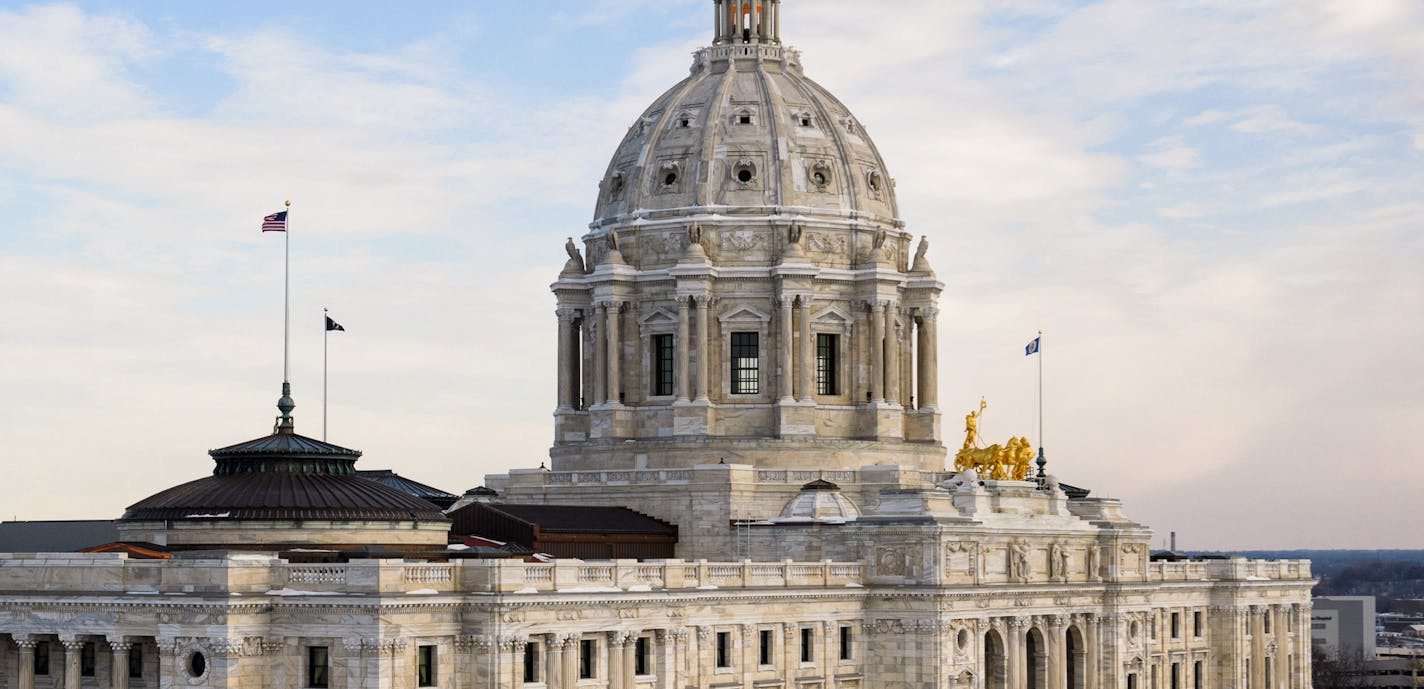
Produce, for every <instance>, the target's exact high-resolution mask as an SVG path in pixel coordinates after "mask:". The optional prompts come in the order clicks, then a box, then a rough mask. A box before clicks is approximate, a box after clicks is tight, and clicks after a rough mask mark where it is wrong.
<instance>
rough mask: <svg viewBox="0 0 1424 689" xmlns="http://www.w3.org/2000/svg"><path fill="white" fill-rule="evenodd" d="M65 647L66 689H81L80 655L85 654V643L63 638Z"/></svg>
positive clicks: (62, 643) (61, 640)
mask: <svg viewBox="0 0 1424 689" xmlns="http://www.w3.org/2000/svg"><path fill="white" fill-rule="evenodd" d="M59 643H60V644H61V645H63V646H64V689H79V679H80V677H79V655H80V654H81V653H83V652H84V642H83V641H80V640H79V639H77V638H75V637H68V638H64V637H61V638H60V640H59Z"/></svg>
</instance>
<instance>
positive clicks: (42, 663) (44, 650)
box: [35, 641, 49, 676]
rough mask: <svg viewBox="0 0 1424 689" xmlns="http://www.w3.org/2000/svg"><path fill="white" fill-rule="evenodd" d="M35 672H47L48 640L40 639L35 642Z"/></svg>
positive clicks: (42, 673) (46, 673) (45, 673)
mask: <svg viewBox="0 0 1424 689" xmlns="http://www.w3.org/2000/svg"><path fill="white" fill-rule="evenodd" d="M35 674H36V675H41V676H43V675H48V674H49V642H48V641H41V642H39V643H38V644H35Z"/></svg>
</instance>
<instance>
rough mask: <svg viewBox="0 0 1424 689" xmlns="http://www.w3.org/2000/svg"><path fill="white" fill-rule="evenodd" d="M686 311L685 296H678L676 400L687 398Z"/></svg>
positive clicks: (675, 372) (680, 400)
mask: <svg viewBox="0 0 1424 689" xmlns="http://www.w3.org/2000/svg"><path fill="white" fill-rule="evenodd" d="M688 330H689V328H688V313H687V298H686V297H679V298H678V300H677V336H676V339H677V343H676V346H677V369H676V370H675V371H674V372H673V378H674V380H673V385H674V386H675V387H676V388H677V401H678V402H683V403H685V402H687V400H688V390H687V388H688V384H687V370H688V345H689V344H690V343H689V341H688V337H689V336H690V334H691V333H689V332H688Z"/></svg>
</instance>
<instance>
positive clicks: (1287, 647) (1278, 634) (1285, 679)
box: [1270, 605, 1291, 689]
mask: <svg viewBox="0 0 1424 689" xmlns="http://www.w3.org/2000/svg"><path fill="white" fill-rule="evenodd" d="M1270 614H1271V615H1272V616H1273V618H1274V619H1273V620H1272V622H1271V638H1273V639H1275V642H1276V655H1275V661H1276V669H1275V670H1274V671H1272V672H1271V679H1273V680H1275V681H1274V684H1275V686H1276V687H1280V688H1281V689H1288V688H1289V687H1290V685H1291V681H1290V657H1291V643H1290V633H1289V628H1290V627H1289V623H1288V622H1287V621H1286V610H1285V606H1282V605H1272V606H1271V612H1270Z"/></svg>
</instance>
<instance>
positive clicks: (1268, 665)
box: [1266, 658, 1271, 687]
mask: <svg viewBox="0 0 1424 689" xmlns="http://www.w3.org/2000/svg"><path fill="white" fill-rule="evenodd" d="M1266 686H1267V687H1270V686H1271V659H1270V658H1267V659H1266Z"/></svg>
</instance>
